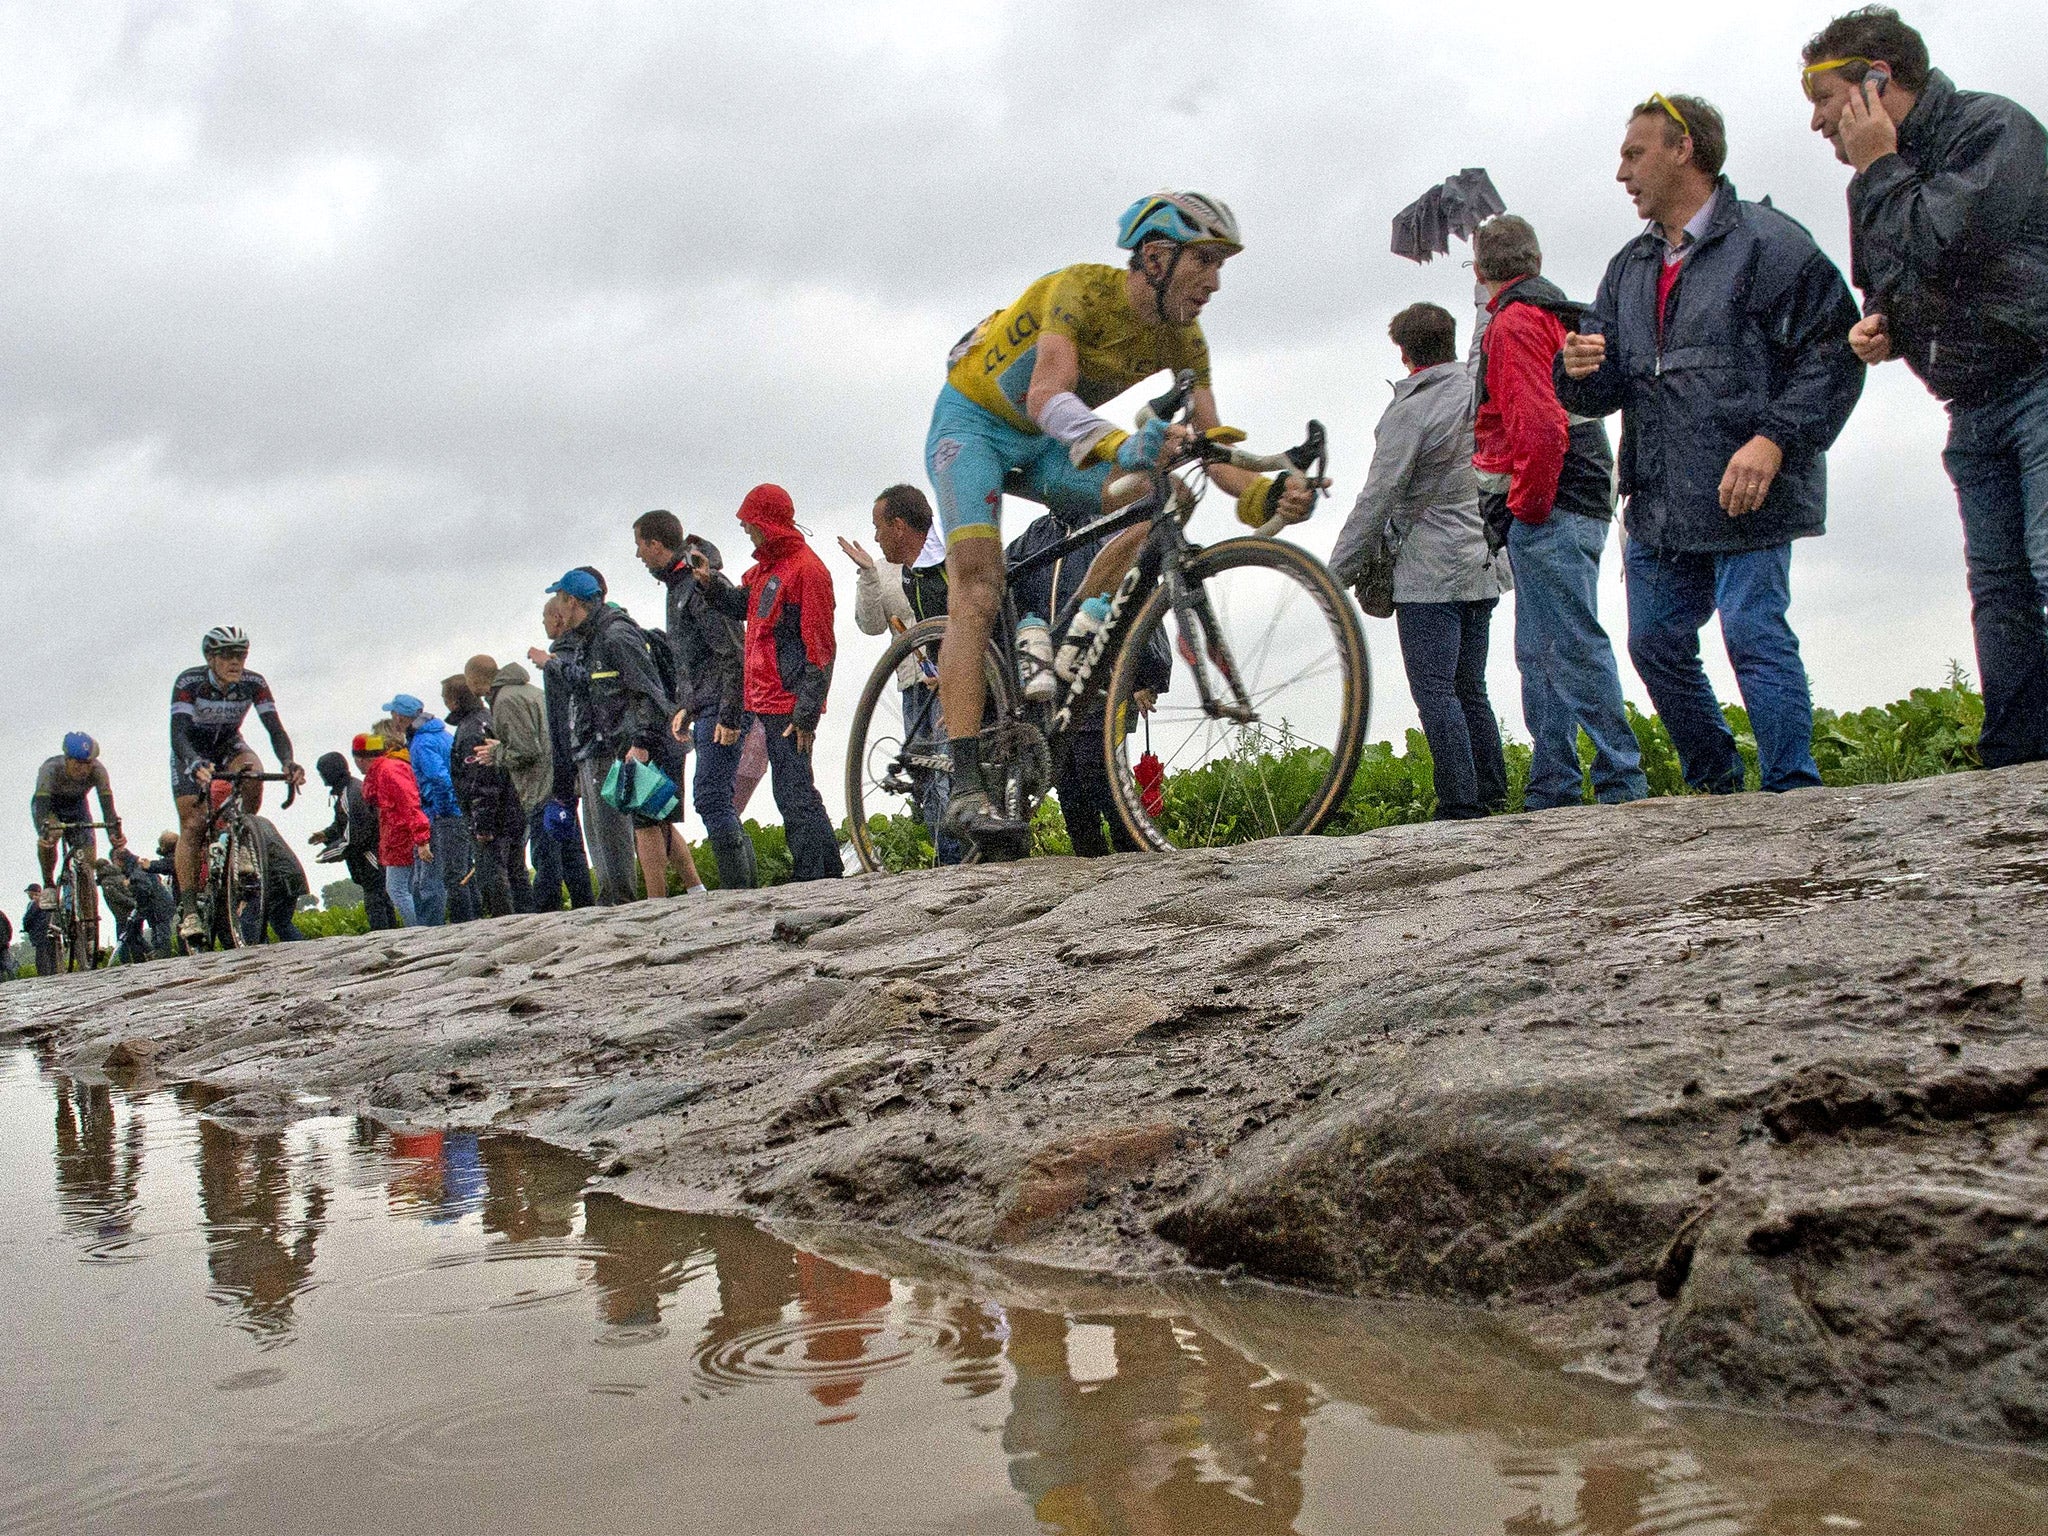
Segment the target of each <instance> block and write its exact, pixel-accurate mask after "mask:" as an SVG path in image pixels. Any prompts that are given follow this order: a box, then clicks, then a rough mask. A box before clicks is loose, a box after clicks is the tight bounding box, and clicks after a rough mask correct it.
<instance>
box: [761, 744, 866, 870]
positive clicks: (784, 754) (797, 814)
mask: <svg viewBox="0 0 2048 1536" xmlns="http://www.w3.org/2000/svg"><path fill="white" fill-rule="evenodd" d="M793 718H794V717H793V716H790V715H763V716H762V717H761V727H762V729H763V730H765V731H766V732H767V733H768V772H769V774H770V775H771V776H772V779H773V783H774V788H775V808H776V809H777V810H778V811H780V812H782V831H783V835H784V836H785V837H787V838H788V839H789V859H790V864H791V866H792V868H791V871H790V878H791V879H792V880H837V879H838V878H839V877H840V876H841V875H843V874H845V873H846V871H845V869H844V868H842V867H841V865H840V863H839V834H838V833H837V832H835V831H834V830H833V829H832V818H831V817H829V816H827V815H826V814H825V797H824V796H822V795H820V794H819V793H818V781H817V780H816V779H815V778H814V777H813V776H812V774H811V755H810V754H809V753H808V752H799V751H798V750H797V749H796V737H795V735H794V734H791V735H788V736H785V735H783V734H782V733H783V732H784V731H785V730H787V729H788V728H789V725H790V723H791V720H792V719H793Z"/></svg>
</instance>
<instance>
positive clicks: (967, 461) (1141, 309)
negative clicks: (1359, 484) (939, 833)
mask: <svg viewBox="0 0 2048 1536" xmlns="http://www.w3.org/2000/svg"><path fill="white" fill-rule="evenodd" d="M1117 245H1118V246H1119V247H1120V248H1121V249H1123V250H1125V251H1128V252H1129V253H1130V259H1129V266H1128V267H1127V268H1117V267H1112V266H1106V265H1100V264H1092V263H1089V264H1083V265H1079V266H1072V267H1066V268H1064V269H1062V270H1060V271H1057V272H1053V273H1050V274H1048V275H1047V276H1045V277H1042V278H1040V279H1039V280H1038V281H1037V282H1035V283H1033V284H1032V285H1031V286H1030V287H1029V288H1027V289H1026V290H1025V291H1024V294H1023V296H1022V297H1021V298H1019V299H1018V300H1017V301H1016V302H1015V303H1013V304H1011V305H1010V306H1009V307H1008V308H1006V309H1002V310H999V311H997V312H996V313H995V314H993V315H991V316H989V317H988V319H986V320H984V321H982V322H981V324H980V325H978V326H976V327H975V328H974V330H972V331H971V332H969V333H968V334H967V335H966V336H965V337H963V338H962V339H961V341H960V343H959V344H958V345H957V346H956V347H954V349H953V352H952V355H951V356H950V357H949V358H948V360H947V361H948V372H947V375H946V384H945V387H944V388H943V389H941V390H940V392H939V400H938V404H937V406H936V407H935V408H934V410H933V412H932V424H931V432H930V435H929V436H928V438H927V440H926V443H925V464H926V468H927V470H928V471H929V473H930V475H931V481H932V488H933V489H934V490H935V491H936V492H937V494H938V502H939V513H940V517H941V520H942V521H943V523H944V525H945V529H946V547H947V576H948V580H949V582H950V587H951V593H950V605H951V615H950V618H949V619H948V622H947V629H946V635H945V639H944V641H943V643H942V644H941V647H940V652H939V699H940V706H941V709H942V712H943V713H944V715H945V717H946V720H947V722H948V731H949V734H950V736H951V740H950V743H949V747H950V750H951V754H952V761H953V793H952V802H951V804H950V806H949V807H948V809H947V813H946V826H947V829H948V830H949V831H951V832H953V833H955V834H956V835H959V836H963V837H967V838H969V839H972V840H973V841H974V842H976V843H977V844H980V845H981V846H982V850H983V855H984V857H987V856H991V855H994V856H1009V857H1017V856H1020V855H1021V854H1022V853H1023V852H1024V851H1025V849H1026V842H1025V839H1026V836H1027V833H1028V828H1026V827H1025V826H1024V825H1023V824H1022V823H1020V822H1016V821H1013V820H1011V819H1010V818H1008V817H1007V816H1005V815H1003V814H1002V813H1001V812H1000V811H999V810H998V809H997V808H996V807H994V806H992V805H991V804H990V801H989V796H988V792H987V790H986V788H985V787H984V785H983V782H982V776H981V743H980V738H979V736H978V735H977V729H978V726H979V722H980V721H981V718H982V709H983V705H984V702H985V699H986V687H985V684H984V681H983V678H982V654H983V652H984V651H985V650H986V648H987V646H988V642H989V637H990V634H991V632H992V631H993V629H994V627H995V622H996V615H997V614H998V613H999V612H1000V611H1001V606H1002V597H1003V544H1002V536H1001V530H1000V527H999V523H1000V513H1001V510H1002V497H1003V489H1004V481H1005V478H1006V477H1007V476H1010V475H1012V474H1015V475H1017V476H1019V477H1020V480H1021V486H1020V489H1021V494H1023V495H1025V496H1027V497H1029V498H1031V499H1033V500H1037V501H1042V502H1044V503H1045V504H1046V506H1048V507H1049V508H1051V509H1052V511H1053V513H1054V514H1055V515H1056V516H1057V517H1058V518H1059V519H1060V521H1061V522H1062V523H1064V524H1066V525H1067V526H1068V527H1069V528H1074V527H1078V526H1080V525H1081V524H1082V523H1084V522H1086V521H1087V520H1089V519H1091V518H1094V517H1097V516H1099V515H1101V514H1102V513H1103V512H1104V511H1105V510H1107V508H1106V507H1105V505H1104V500H1103V493H1104V490H1105V489H1106V487H1107V486H1108V484H1109V482H1110V480H1111V479H1112V478H1113V477H1114V476H1116V475H1118V474H1121V473H1123V472H1126V471H1130V470H1137V469H1143V468H1146V467H1148V466H1151V465H1156V464H1159V463H1161V462H1162V460H1163V459H1164V457H1165V455H1166V454H1167V453H1168V452H1170V451H1171V450H1172V449H1173V448H1175V447H1177V446H1178V444H1177V443H1174V442H1172V441H1171V440H1170V438H1171V435H1172V434H1170V433H1169V430H1168V428H1167V427H1166V425H1165V424H1164V423H1163V422H1158V421H1154V422H1151V423H1148V424H1147V425H1146V427H1145V428H1144V429H1143V430H1141V431H1139V432H1137V433H1135V434H1133V433H1126V432H1123V431H1120V430H1119V429H1117V428H1116V427H1115V426H1113V425H1112V424H1111V423H1109V422H1108V421H1106V420H1104V419H1103V418H1102V417H1100V416H1098V415H1096V414H1095V410H1096V407H1098V406H1100V405H1103V404H1105V403H1106V402H1108V401H1109V400H1111V399H1113V398H1115V397H1116V396H1117V395H1120V394H1122V393H1123V392H1124V391H1125V390H1127V389H1129V388H1131V387H1132V386H1133V385H1135V384H1137V383H1139V382H1140V381H1142V380H1144V379H1147V378H1150V377H1151V376H1152V375H1153V374H1155V373H1158V372H1160V371H1161V370H1162V369H1164V370H1176V371H1177V370H1180V369H1188V370H1191V371H1192V372H1193V374H1194V377H1195V386H1196V387H1195V395H1194V400H1193V411H1192V423H1193V428H1194V430H1197V431H1207V430H1209V429H1210V428H1213V427H1218V426H1220V425H1221V424H1222V417H1221V416H1219V415H1218V414H1217V410H1216V399H1215V396H1214V395H1213V394H1212V393H1211V392H1210V388H1209V351H1208V344H1207V343H1206V342H1205V341H1204V340H1203V337H1202V328H1201V325H1200V323H1199V321H1200V317H1201V313H1202V310H1203V308H1204V306H1206V305H1207V304H1208V302H1209V300H1210V299H1211V298H1212V297H1213V296H1214V295H1215V293H1216V292H1217V290H1218V289H1219V288H1220V287H1221V286H1222V270H1223V264H1224V262H1226V261H1228V260H1229V259H1230V258H1231V257H1232V256H1234V255H1236V254H1237V253H1238V252H1239V251H1240V250H1242V249H1243V248H1244V242H1243V240H1242V239H1241V238H1240V236H1239V234H1238V228H1237V220H1236V218H1235V217H1234V216H1233V215H1232V214H1231V212H1230V210H1229V209H1228V208H1227V207H1225V206H1224V205H1223V204H1222V203H1220V202H1218V201H1216V200H1215V199H1214V198H1209V197H1204V196H1202V195H1201V194H1199V193H1195V192H1160V193H1156V194H1154V195H1153V196H1151V197H1145V198H1140V199H1139V200H1138V201H1137V202H1135V203H1133V204H1132V205H1131V206H1130V207H1129V208H1128V209H1126V210H1125V212H1124V215H1123V218H1122V219H1121V220H1120V221H1119V223H1118V227H1117ZM1181 430H1185V429H1181ZM1211 478H1212V479H1213V480H1214V482H1215V483H1216V485H1217V486H1219V487H1220V488H1221V489H1222V490H1224V491H1225V492H1226V493H1228V494H1230V495H1234V496H1236V497H1237V498H1238V516H1239V517H1240V518H1241V519H1242V520H1243V521H1245V522H1246V523H1248V524H1250V525H1251V526H1253V527H1258V526H1260V525H1262V524H1264V523H1265V522H1267V521H1268V520H1269V519H1271V518H1272V517H1274V516H1275V515H1280V516H1284V517H1286V518H1287V519H1289V520H1290V521H1298V520H1300V519H1302V518H1305V517H1307V516H1308V515H1309V513H1310V512H1311V511H1312V510H1313V509H1314V506H1315V488H1314V487H1313V486H1311V485H1310V484H1309V483H1308V480H1307V478H1306V477H1305V476H1302V475H1287V476H1284V477H1282V481H1281V482H1279V483H1276V482H1275V481H1274V480H1272V479H1271V478H1269V477H1266V476H1263V475H1254V474H1251V473H1248V472H1246V471H1244V470H1240V469H1236V468H1234V467H1231V466H1227V465H1219V466H1216V467H1215V468H1214V469H1213V470H1212V471H1211Z"/></svg>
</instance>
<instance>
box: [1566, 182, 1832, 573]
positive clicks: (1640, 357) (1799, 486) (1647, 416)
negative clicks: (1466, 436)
mask: <svg viewBox="0 0 2048 1536" xmlns="http://www.w3.org/2000/svg"><path fill="white" fill-rule="evenodd" d="M1715 199H1716V201H1715V203H1714V211H1713V213H1712V215H1711V216H1710V218H1709V220H1708V224H1707V231H1706V233H1705V234H1704V235H1703V236H1702V237H1701V238H1700V240H1699V242H1698V243H1697V244H1696V245H1694V246H1693V247H1692V248H1691V251H1690V253H1689V254H1688V255H1687V256H1686V258H1685V266H1684V270H1683V271H1682V272H1681V273H1680V275H1679V277H1678V281H1677V285H1676V286H1675V287H1673V288H1672V290H1671V296H1670V299H1669V300H1668V301H1667V303H1666V305H1665V311H1664V321H1663V325H1662V326H1661V327H1660V326H1659V324H1658V320H1657V283H1658V278H1659V276H1660V275H1661V274H1662V273H1663V270H1664V252H1665V250H1666V248H1667V247H1666V244H1665V240H1664V236H1663V235H1662V234H1661V233H1660V232H1659V231H1658V230H1656V229H1654V228H1652V229H1647V230H1645V231H1644V232H1643V233H1642V234H1641V235H1639V236H1637V237H1636V238H1635V239H1634V240H1631V241H1630V242H1629V243H1628V244H1627V245H1625V246H1623V247H1622V248H1621V253H1620V254H1619V255H1617V256H1616V257H1615V258H1614V260H1613V261H1611V262H1609V263H1608V264H1607V275H1606V276H1605V277H1603V278H1602V279H1601V280H1600V292H1599V295H1598V296H1597V297H1596V298H1595V299H1594V301H1593V310H1592V318H1593V324H1594V325H1595V327H1596V328H1597V329H1598V330H1599V331H1600V332H1601V334H1602V335H1604V336H1605V337H1606V338H1607V356H1606V358H1605V360H1604V361H1603V362H1602V363H1601V365H1600V367H1599V368H1598V370H1596V371H1595V372H1594V373H1592V374H1590V375H1588V376H1587V377H1585V378H1583V379H1573V378H1570V377H1569V376H1567V375H1566V373H1565V371H1564V359H1563V358H1562V357H1559V358H1558V360H1557V362H1556V364H1555V365H1554V367H1553V372H1552V379H1553V382H1554V383H1555V384H1556V385H1557V398H1558V400H1559V402H1560V403H1561V404H1562V405H1563V406H1564V408H1565V409H1566V410H1568V411H1570V412H1572V413H1573V414H1575V415H1579V416H1606V415H1609V414H1611V413H1612V412H1615V411H1620V412H1621V413H1622V427H1621V490H1622V494H1623V495H1625V496H1626V497H1628V532H1629V536H1630V537H1631V538H1635V539H1639V540H1641V541H1642V543H1643V545H1644V547H1645V548H1648V549H1653V550H1656V551H1658V552H1659V553H1663V554H1735V553H1739V552H1741V551H1744V550H1752V549H1770V548H1774V547H1775V546H1777V545H1779V544H1783V543H1785V542H1786V541H1787V540H1790V539H1796V538H1803V537H1806V536H1807V535H1810V534H1817V533H1820V532H1822V531H1823V530H1824V529H1825V527H1826V525H1827V489H1828V487H1827V460H1826V457H1825V455H1826V452H1827V449H1828V448H1829V447H1830V446H1831V445H1832V444H1833V443H1834V440H1835V438H1836V437H1837V436H1838V435H1839V434H1840V433H1841V430H1842V427H1843V426H1844V424H1846V423H1847V421H1848V420H1849V413H1850V412H1851V411H1853V410H1854V409H1855V408H1856V401H1857V398H1858V397H1859V396H1860V395H1861V394H1862V393H1863V372H1864V370H1863V364H1862V363H1860V362H1858V361H1857V360H1856V354H1855V353H1853V352H1851V351H1850V350H1849V328H1850V327H1851V326H1853V325H1854V324H1855V323H1856V315H1857V312H1856V301H1855V300H1854V299H1853V298H1851V297H1850V295H1849V288H1848V285H1847V284H1846V283H1844V282H1843V281H1842V274H1841V273H1840V272H1838V271H1837V270H1836V269H1835V264H1834V263H1833V262H1831V261H1829V260H1828V258H1827V257H1826V256H1825V255H1824V254H1822V252H1821V249H1820V247H1819V246H1817V245H1816V244H1814V241H1813V236H1811V235H1810V234H1808V233H1807V232H1806V230H1805V229H1804V228H1802V227H1801V226H1800V225H1799V224H1797V223H1795V222H1794V221H1793V220H1791V219H1788V218H1786V217H1785V215H1784V214H1782V213H1779V212H1778V211H1777V210H1776V209H1774V208H1773V207H1771V206H1770V204H1769V203H1745V202H1743V201H1742V200H1741V198H1739V197H1737V196H1736V193H1735V185H1734V183H1733V182H1731V181H1729V180H1728V178H1727V177H1725V176H1723V177H1722V178H1721V179H1720V182H1719V185H1718V187H1717V188H1716V191H1715ZM1758 436H1762V437H1766V438H1769V439H1770V440H1771V441H1772V442H1774V443H1776V444H1777V445H1778V447H1779V448H1780V449H1782V450H1783V452H1784V455H1785V461H1784V464H1783V466H1782V467H1781V468H1780V469H1779V471H1778V476H1777V478H1776V479H1775V480H1773V481H1772V482H1771V488H1770V490H1769V492H1768V493H1767V494H1766V495H1765V497H1764V503H1763V505H1762V506H1761V507H1759V508H1757V509H1756V510H1755V511H1754V512H1751V513H1748V514H1746V515H1745V516H1742V517H1730V516H1729V515H1728V514H1727V513H1726V512H1724V511H1722V510H1721V499H1720V493H1721V477H1722V476H1723V475H1724V474H1725V473H1727V469H1728V461H1729V460H1730V459H1732V458H1733V457H1734V456H1735V453H1736V450H1737V449H1739V448H1741V447H1742V446H1743V445H1744V444H1745V443H1747V442H1748V441H1749V440H1750V439H1751V438H1753V437H1758Z"/></svg>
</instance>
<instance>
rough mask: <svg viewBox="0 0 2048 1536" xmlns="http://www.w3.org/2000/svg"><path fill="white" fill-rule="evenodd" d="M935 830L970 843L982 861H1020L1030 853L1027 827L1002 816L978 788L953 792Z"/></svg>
mask: <svg viewBox="0 0 2048 1536" xmlns="http://www.w3.org/2000/svg"><path fill="white" fill-rule="evenodd" d="M939 827H940V830H941V831H944V832H950V833H952V835H953V836H955V837H958V838H964V839H965V840H966V841H968V842H970V843H972V844H974V846H975V848H976V849H977V850H979V851H980V853H981V857H982V859H983V860H984V861H986V862H1001V861H1005V860H1009V859H1021V858H1023V857H1024V856H1025V855H1026V854H1028V853H1029V852H1030V851H1031V827H1030V824H1029V823H1027V822H1022V821H1017V820H1015V819H1014V818H1012V817H1009V816H1005V815H1003V813H1002V812H1000V811H998V810H997V809H996V808H995V807H994V806H993V805H991V804H989V798H988V795H987V794H986V793H984V792H983V791H981V790H978V789H970V790H956V791H955V792H954V795H953V799H952V802H951V803H950V804H949V805H947V807H946V816H945V819H944V820H943V821H942V822H940V823H939Z"/></svg>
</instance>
